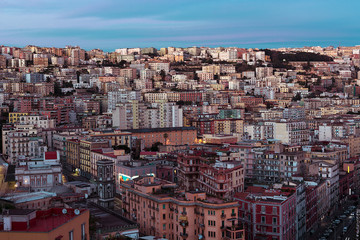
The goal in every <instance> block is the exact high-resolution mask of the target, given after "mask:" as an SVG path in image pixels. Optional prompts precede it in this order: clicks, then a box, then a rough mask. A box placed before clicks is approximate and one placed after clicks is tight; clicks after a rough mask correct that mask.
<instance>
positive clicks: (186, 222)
mask: <svg viewBox="0 0 360 240" xmlns="http://www.w3.org/2000/svg"><path fill="white" fill-rule="evenodd" d="M180 225H181V226H183V227H187V226H189V222H188V221H187V220H181V221H180Z"/></svg>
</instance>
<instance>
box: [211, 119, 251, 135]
mask: <svg viewBox="0 0 360 240" xmlns="http://www.w3.org/2000/svg"><path fill="white" fill-rule="evenodd" d="M214 132H215V134H232V133H239V134H240V135H242V134H243V132H244V121H243V120H241V119H218V120H215V121H214Z"/></svg>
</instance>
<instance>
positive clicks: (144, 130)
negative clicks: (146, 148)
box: [126, 127, 196, 133]
mask: <svg viewBox="0 0 360 240" xmlns="http://www.w3.org/2000/svg"><path fill="white" fill-rule="evenodd" d="M185 130H196V128H195V127H168V128H142V129H127V130H126V132H131V133H149V132H169V131H185Z"/></svg>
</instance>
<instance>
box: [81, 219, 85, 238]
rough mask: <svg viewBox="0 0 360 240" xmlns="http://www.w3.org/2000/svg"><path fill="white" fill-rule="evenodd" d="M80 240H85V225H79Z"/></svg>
mask: <svg viewBox="0 0 360 240" xmlns="http://www.w3.org/2000/svg"><path fill="white" fill-rule="evenodd" d="M81 240H86V238H85V223H83V224H81Z"/></svg>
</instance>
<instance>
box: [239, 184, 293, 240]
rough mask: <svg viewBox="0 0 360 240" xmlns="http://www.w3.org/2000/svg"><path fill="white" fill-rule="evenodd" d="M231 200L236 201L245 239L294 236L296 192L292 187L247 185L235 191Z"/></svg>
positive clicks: (284, 239)
mask: <svg viewBox="0 0 360 240" xmlns="http://www.w3.org/2000/svg"><path fill="white" fill-rule="evenodd" d="M235 200H238V201H239V204H240V207H239V219H240V220H241V221H242V222H244V223H245V233H246V239H251V240H252V239H264V240H265V239H266V240H274V239H277V240H291V239H296V194H293V192H292V191H288V190H273V189H271V190H267V189H264V188H261V187H249V188H248V189H247V190H246V192H244V193H236V194H235Z"/></svg>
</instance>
